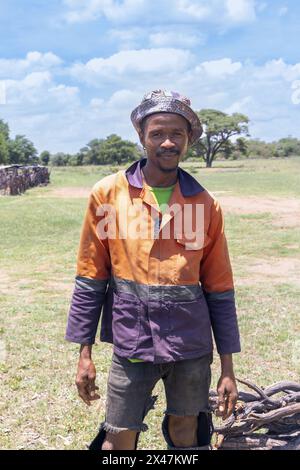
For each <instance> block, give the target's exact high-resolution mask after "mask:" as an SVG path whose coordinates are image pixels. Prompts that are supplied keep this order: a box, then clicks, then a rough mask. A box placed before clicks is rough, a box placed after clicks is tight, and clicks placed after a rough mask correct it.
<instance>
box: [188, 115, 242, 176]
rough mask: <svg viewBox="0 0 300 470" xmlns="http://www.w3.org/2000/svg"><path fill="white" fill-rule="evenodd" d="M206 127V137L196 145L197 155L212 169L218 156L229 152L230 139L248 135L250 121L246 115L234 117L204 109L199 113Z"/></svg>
mask: <svg viewBox="0 0 300 470" xmlns="http://www.w3.org/2000/svg"><path fill="white" fill-rule="evenodd" d="M197 114H198V116H199V119H200V121H201V123H202V124H203V126H204V136H203V137H202V138H201V139H199V140H198V142H196V144H195V145H194V147H195V149H196V152H197V155H198V156H201V157H202V158H203V160H204V161H205V162H206V166H207V167H208V168H210V167H211V166H212V163H213V161H214V159H215V158H216V157H217V155H218V154H219V153H220V152H222V151H225V152H226V149H227V151H228V148H229V144H228V142H230V138H231V137H233V136H235V135H241V134H246V135H248V122H249V119H248V117H247V116H245V115H244V114H240V113H233V114H232V115H229V114H226V113H223V112H221V111H217V110H215V109H202V110H201V111H200V112H198V113H197Z"/></svg>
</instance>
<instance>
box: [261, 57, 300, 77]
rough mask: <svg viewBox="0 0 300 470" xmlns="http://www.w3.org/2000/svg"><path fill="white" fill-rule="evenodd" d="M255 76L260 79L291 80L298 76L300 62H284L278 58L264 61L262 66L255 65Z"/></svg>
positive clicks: (299, 73)
mask: <svg viewBox="0 0 300 470" xmlns="http://www.w3.org/2000/svg"><path fill="white" fill-rule="evenodd" d="M255 77H257V78H260V79H264V78H266V79H276V78H280V77H281V78H283V79H284V80H286V81H289V82H290V81H293V80H296V79H297V78H300V62H298V63H297V64H293V65H291V64H286V63H285V61H284V60H283V59H282V58H280V59H276V60H270V61H268V62H266V64H264V65H263V66H262V67H257V68H256V70H255Z"/></svg>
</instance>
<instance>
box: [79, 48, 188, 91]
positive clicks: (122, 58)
mask: <svg viewBox="0 0 300 470" xmlns="http://www.w3.org/2000/svg"><path fill="white" fill-rule="evenodd" d="M192 57H193V56H192V54H191V53H190V52H189V51H188V50H182V49H172V48H161V49H140V50H129V51H121V52H118V53H117V54H113V55H112V56H110V57H108V58H107V59H104V58H102V57H100V58H94V59H91V60H89V61H88V62H87V63H86V64H81V63H78V64H75V65H73V66H72V67H71V69H70V73H71V75H72V76H73V77H76V78H77V79H80V80H83V81H85V82H87V83H92V84H94V85H95V86H101V85H102V82H101V81H100V79H101V78H106V79H109V80H111V81H118V80H119V79H120V78H122V79H124V78H125V79H130V78H131V76H135V75H136V74H137V75H143V74H166V73H167V74H168V73H172V74H174V73H178V72H180V71H183V70H184V69H186V68H187V67H189V66H190V63H191V61H192Z"/></svg>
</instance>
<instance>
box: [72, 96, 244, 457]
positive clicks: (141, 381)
mask: <svg viewBox="0 0 300 470" xmlns="http://www.w3.org/2000/svg"><path fill="white" fill-rule="evenodd" d="M131 119H132V122H133V125H134V127H135V129H136V130H137V132H138V134H139V138H140V141H141V143H142V145H143V147H144V150H145V152H146V158H143V159H141V160H139V161H137V162H135V163H134V164H132V165H131V166H130V167H129V168H127V170H126V171H119V172H118V173H116V174H114V175H109V176H107V177H105V178H103V179H102V180H100V181H99V182H98V183H96V185H95V186H94V187H93V190H92V193H91V196H90V199H89V204H88V208H87V212H86V215H85V219H84V224H83V228H82V233H81V240H80V247H79V253H78V263H77V276H76V284H75V290H74V293H73V297H72V303H71V308H70V312H69V320H68V326H67V334H66V339H67V340H69V341H73V342H77V343H80V344H81V347H80V357H79V363H78V371H77V378H76V384H77V388H78V392H79V395H80V397H81V398H82V399H83V400H84V402H85V403H86V404H87V405H90V404H91V401H92V400H95V399H97V398H99V396H98V395H97V393H96V390H97V387H96V386H95V378H96V370H95V366H94V364H93V361H92V356H91V352H92V344H93V343H94V340H95V335H96V330H97V325H98V322H99V317H100V311H101V308H102V307H103V309H102V319H101V335H100V338H101V340H102V341H106V342H110V343H113V356H112V365H111V369H110V373H109V378H108V385H107V401H106V415H105V421H104V422H103V423H102V424H101V426H100V430H99V433H98V435H97V437H96V439H95V440H94V441H93V442H92V444H91V446H90V449H102V450H121V449H136V448H137V443H138V437H139V434H140V432H141V431H145V430H146V429H147V426H146V425H145V424H144V423H143V420H144V417H145V416H146V414H147V412H148V411H149V410H150V409H151V408H153V406H154V402H155V399H156V397H151V392H152V390H153V388H154V386H155V384H156V383H157V381H158V380H160V379H162V380H163V383H164V387H165V392H166V401H167V409H166V410H165V415H164V418H163V421H162V432H163V436H164V438H165V440H166V443H167V445H168V449H183V448H184V449H187V448H189V449H207V448H209V444H210V438H211V433H212V425H211V413H210V411H209V405H208V393H209V387H210V381H211V375H210V365H211V362H212V350H213V345H212V332H211V330H213V333H214V338H215V342H216V346H217V350H218V353H219V355H220V360H221V377H220V379H219V382H218V395H219V414H220V415H221V416H222V417H223V419H225V418H226V417H228V416H230V415H231V413H232V412H233V410H234V406H235V403H236V400H237V396H238V392H237V387H236V382H235V377H234V371H233V362H232V353H236V352H239V351H240V342H239V331H238V325H237V318H236V309H235V300H234V286H233V277H232V270H231V265H230V259H229V254H228V248H227V242H226V237H225V234H224V219H223V214H222V210H221V207H220V205H219V203H218V201H217V200H216V199H215V198H214V197H213V196H212V195H211V194H210V193H209V192H208V191H207V190H206V189H204V188H203V187H202V186H201V185H200V184H199V183H198V182H197V181H196V180H195V179H194V178H193V177H192V176H191V175H189V174H188V173H187V172H185V171H184V170H182V169H181V168H180V167H179V162H180V160H181V159H182V158H183V156H184V155H185V153H186V152H187V149H188V146H189V145H191V144H193V143H194V142H195V141H196V140H197V139H198V138H199V137H200V136H201V133H202V127H201V123H200V121H199V118H198V116H197V114H196V113H195V112H194V111H193V110H192V109H191V107H190V101H189V100H188V99H187V98H185V97H182V96H180V95H179V94H178V93H175V92H166V91H162V90H156V91H154V92H152V93H149V94H148V95H146V96H145V97H144V99H143V101H142V103H141V104H140V105H139V106H138V107H137V108H136V109H135V110H134V111H133V112H132V114H131ZM149 227H150V230H148V228H149ZM145 228H146V229H147V230H145Z"/></svg>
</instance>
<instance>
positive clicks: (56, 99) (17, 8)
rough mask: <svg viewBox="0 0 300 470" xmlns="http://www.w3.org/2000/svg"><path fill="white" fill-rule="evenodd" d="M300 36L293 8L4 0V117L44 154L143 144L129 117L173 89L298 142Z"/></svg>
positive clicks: (225, 2) (257, 129)
mask: <svg viewBox="0 0 300 470" xmlns="http://www.w3.org/2000/svg"><path fill="white" fill-rule="evenodd" d="M299 31H300V2H297V1H296V0H289V1H284V0H273V1H271V0H211V1H202V0H198V1H196V0H160V1H158V0H152V1H146V0H123V1H120V0H119V1H116V0H48V1H46V0H26V1H24V0H0V118H2V119H4V120H5V121H7V122H8V123H9V126H10V129H11V133H12V135H15V134H25V135H26V136H27V137H28V138H29V139H31V140H32V141H33V142H34V143H35V145H36V146H37V148H38V150H39V151H42V150H44V149H48V150H50V151H51V152H57V151H66V152H76V151H77V150H79V149H80V148H81V147H83V146H84V145H85V144H86V143H87V142H88V141H89V140H91V139H93V138H96V137H97V138H101V137H106V136H107V135H109V134H111V133H117V134H119V135H121V136H122V137H124V138H129V139H132V140H135V141H137V136H136V134H135V131H134V129H133V127H132V125H131V123H130V112H131V110H132V109H133V108H134V107H135V106H136V105H137V104H138V103H139V102H140V100H141V98H142V96H143V95H144V93H146V92H147V91H150V90H152V89H157V88H166V89H171V90H177V91H179V92H181V93H183V94H185V95H187V96H189V97H190V98H191V101H192V105H193V107H194V109H197V110H199V109H201V108H208V107H209V108H216V109H220V110H223V111H225V112H228V113H232V112H242V113H245V114H247V115H248V116H249V118H250V133H251V136H252V137H257V138H261V139H265V140H267V141H272V140H274V139H278V138H280V137H284V136H287V135H293V136H296V137H299V138H300V125H299V124H300V118H299V111H300V57H299V54H300V53H299ZM3 90H4V91H3Z"/></svg>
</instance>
